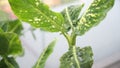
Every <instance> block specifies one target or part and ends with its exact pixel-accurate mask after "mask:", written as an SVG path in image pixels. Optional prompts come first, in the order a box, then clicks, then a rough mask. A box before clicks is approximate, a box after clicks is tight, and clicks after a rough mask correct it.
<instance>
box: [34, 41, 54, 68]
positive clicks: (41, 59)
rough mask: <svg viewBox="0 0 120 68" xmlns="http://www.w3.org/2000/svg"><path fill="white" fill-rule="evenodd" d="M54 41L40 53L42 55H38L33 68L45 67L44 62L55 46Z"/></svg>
mask: <svg viewBox="0 0 120 68" xmlns="http://www.w3.org/2000/svg"><path fill="white" fill-rule="evenodd" d="M55 43H56V40H54V41H52V42H51V43H50V44H49V45H48V47H47V48H46V49H45V50H44V51H43V52H42V54H41V55H40V57H39V59H38V61H37V63H36V64H35V66H34V67H33V68H44V66H45V62H46V60H47V58H48V57H49V56H50V54H51V53H52V52H53V48H54V46H55Z"/></svg>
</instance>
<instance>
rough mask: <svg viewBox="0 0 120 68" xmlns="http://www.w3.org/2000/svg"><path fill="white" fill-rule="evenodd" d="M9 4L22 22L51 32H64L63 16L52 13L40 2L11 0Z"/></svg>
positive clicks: (36, 0)
mask: <svg viewBox="0 0 120 68" xmlns="http://www.w3.org/2000/svg"><path fill="white" fill-rule="evenodd" d="M9 3H10V5H11V8H12V10H13V11H14V13H15V14H16V15H17V17H18V18H19V19H20V20H22V21H24V22H28V23H30V24H31V25H32V26H34V27H36V28H41V29H43V30H46V31H50V32H58V31H61V30H62V24H63V22H64V20H63V17H62V15H61V14H60V13H56V12H53V11H51V10H50V9H49V7H48V6H47V5H45V4H43V3H42V2H41V1H40V0H9ZM16 8H17V9H16Z"/></svg>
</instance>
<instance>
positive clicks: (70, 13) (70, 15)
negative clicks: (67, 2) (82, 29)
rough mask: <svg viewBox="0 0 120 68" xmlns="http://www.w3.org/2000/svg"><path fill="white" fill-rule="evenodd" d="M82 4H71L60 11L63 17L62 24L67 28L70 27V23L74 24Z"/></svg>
mask: <svg viewBox="0 0 120 68" xmlns="http://www.w3.org/2000/svg"><path fill="white" fill-rule="evenodd" d="M83 6H84V4H81V5H72V6H69V7H67V8H65V9H64V10H63V11H62V12H61V13H62V15H63V17H64V20H65V23H64V26H65V28H66V29H67V30H69V29H70V28H71V25H74V26H76V23H77V20H78V17H79V14H80V11H81V9H82V7H83Z"/></svg>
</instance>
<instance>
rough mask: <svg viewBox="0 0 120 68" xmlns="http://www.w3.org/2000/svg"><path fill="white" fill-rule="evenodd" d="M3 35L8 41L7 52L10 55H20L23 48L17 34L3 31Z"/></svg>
mask: <svg viewBox="0 0 120 68" xmlns="http://www.w3.org/2000/svg"><path fill="white" fill-rule="evenodd" d="M5 36H6V38H7V40H8V41H9V49H8V52H7V54H8V55H12V56H19V55H22V54H23V48H22V45H21V42H20V39H19V37H18V35H17V34H15V33H5Z"/></svg>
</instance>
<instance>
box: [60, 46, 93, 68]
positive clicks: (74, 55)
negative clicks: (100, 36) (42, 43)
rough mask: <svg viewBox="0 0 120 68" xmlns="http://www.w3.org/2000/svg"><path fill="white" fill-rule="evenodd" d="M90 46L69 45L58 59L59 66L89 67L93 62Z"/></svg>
mask: <svg viewBox="0 0 120 68" xmlns="http://www.w3.org/2000/svg"><path fill="white" fill-rule="evenodd" d="M92 56H93V53H92V49H91V47H85V48H82V49H80V48H79V47H77V48H76V47H75V46H73V47H71V48H70V50H69V51H68V52H66V53H65V54H64V55H63V56H62V57H61V59H60V61H61V64H60V68H91V67H92V64H93V58H92Z"/></svg>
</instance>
